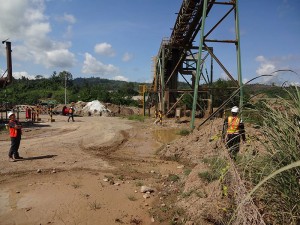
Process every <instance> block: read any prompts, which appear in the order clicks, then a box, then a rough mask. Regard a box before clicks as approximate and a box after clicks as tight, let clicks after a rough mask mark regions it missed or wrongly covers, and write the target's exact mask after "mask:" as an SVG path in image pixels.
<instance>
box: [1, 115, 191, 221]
mask: <svg viewBox="0 0 300 225" xmlns="http://www.w3.org/2000/svg"><path fill="white" fill-rule="evenodd" d="M54 119H55V122H52V123H50V122H49V121H48V117H46V116H44V117H43V116H42V121H41V122H39V123H36V124H34V125H32V126H29V125H26V126H25V127H24V128H23V136H22V141H21V147H20V150H19V152H20V155H21V156H22V157H24V159H23V160H18V161H16V162H9V161H8V156H7V154H8V150H9V147H10V140H9V137H8V132H7V131H2V132H1V134H0V173H1V176H0V224H1V225H13V224H14V225H23V224H24V225H29V224H30V225H35V224H42V225H44V224H76V225H84V224H87V225H93V224H97V225H99V224H100V225H113V224H143V225H147V224H170V220H169V219H164V218H159V217H158V216H157V215H156V210H155V207H160V208H161V209H162V210H165V211H168V209H167V208H166V207H167V206H166V204H167V203H165V202H164V197H162V196H163V195H162V194H161V192H160V189H161V187H162V186H163V187H166V186H167V185H170V187H172V182H174V181H172V180H170V179H169V180H168V179H167V180H166V178H168V177H170V175H172V176H176V175H179V174H182V173H183V172H184V167H183V166H182V165H181V164H180V163H178V162H175V161H167V160H162V159H160V158H159V156H158V155H157V154H156V153H157V151H158V150H159V149H161V148H163V147H164V146H167V145H168V143H169V142H171V141H172V140H175V139H178V138H179V137H180V136H179V135H177V134H176V132H177V131H178V130H179V129H182V128H184V127H187V126H188V124H181V125H179V124H175V123H173V122H172V123H170V124H169V125H168V126H162V127H161V126H158V125H154V124H153V120H154V119H148V120H147V121H145V122H136V121H130V120H127V119H121V118H117V117H76V118H75V122H69V123H68V122H67V117H64V116H55V117H54ZM167 182H170V184H169V183H168V184H167ZM143 185H145V186H148V187H151V188H153V191H154V192H152V191H151V193H150V194H146V195H145V194H144V193H141V192H140V189H141V186H143ZM174 191H175V192H176V190H174ZM170 208H171V207H170ZM175 219H177V218H175Z"/></svg>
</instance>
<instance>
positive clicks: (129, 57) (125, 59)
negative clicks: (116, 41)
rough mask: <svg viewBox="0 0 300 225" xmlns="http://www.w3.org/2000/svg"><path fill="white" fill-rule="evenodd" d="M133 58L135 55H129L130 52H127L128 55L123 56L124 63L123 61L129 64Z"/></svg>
mask: <svg viewBox="0 0 300 225" xmlns="http://www.w3.org/2000/svg"><path fill="white" fill-rule="evenodd" d="M132 58H133V55H132V54H130V53H128V52H126V53H125V54H124V55H123V57H122V61H123V62H128V61H130V60H131V59H132Z"/></svg>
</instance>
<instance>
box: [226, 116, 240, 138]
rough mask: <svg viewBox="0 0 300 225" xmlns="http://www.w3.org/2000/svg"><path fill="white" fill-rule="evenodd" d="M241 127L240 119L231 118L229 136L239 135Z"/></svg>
mask: <svg viewBox="0 0 300 225" xmlns="http://www.w3.org/2000/svg"><path fill="white" fill-rule="evenodd" d="M239 125H240V118H238V117H237V116H235V117H233V116H229V117H228V128H227V134H238V133H239Z"/></svg>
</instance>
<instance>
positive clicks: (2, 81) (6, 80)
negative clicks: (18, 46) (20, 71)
mask: <svg viewBox="0 0 300 225" xmlns="http://www.w3.org/2000/svg"><path fill="white" fill-rule="evenodd" d="M4 43H5V44H6V62H7V68H6V70H5V72H4V74H3V75H2V76H1V77H0V88H4V87H5V86H7V85H9V84H10V83H11V82H12V60H11V42H9V41H2V44H4ZM6 73H7V76H6V77H5V74H6Z"/></svg>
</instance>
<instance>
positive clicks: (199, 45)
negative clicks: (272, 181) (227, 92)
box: [144, 0, 242, 127]
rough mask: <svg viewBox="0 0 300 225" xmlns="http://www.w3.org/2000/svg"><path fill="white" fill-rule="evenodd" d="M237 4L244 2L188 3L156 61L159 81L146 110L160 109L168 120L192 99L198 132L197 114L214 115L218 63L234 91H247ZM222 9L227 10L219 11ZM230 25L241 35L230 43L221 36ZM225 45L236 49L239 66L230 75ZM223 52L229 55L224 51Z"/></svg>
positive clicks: (208, 0) (210, 0)
mask: <svg viewBox="0 0 300 225" xmlns="http://www.w3.org/2000/svg"><path fill="white" fill-rule="evenodd" d="M237 2H238V0H231V1H217V0H183V2H182V5H181V8H180V10H179V12H178V16H177V19H176V22H175V25H174V27H173V29H172V34H171V36H170V38H164V39H163V40H162V42H161V45H160V48H159V51H158V54H157V56H156V57H154V60H153V69H152V70H153V82H152V85H151V87H149V88H148V89H147V92H148V98H147V101H146V102H145V104H144V105H145V107H154V106H155V107H156V108H159V109H160V110H162V112H163V114H164V115H166V116H171V115H174V114H175V113H174V112H175V111H176V108H177V107H178V106H180V103H181V101H182V99H183V98H184V96H189V97H191V98H192V99H193V107H192V110H191V111H192V113H191V116H192V122H191V127H193V126H194V124H193V123H194V118H195V114H196V112H198V114H197V115H205V114H207V115H209V114H211V113H212V110H213V108H212V105H211V104H212V99H213V98H214V96H213V87H212V83H213V81H214V66H215V64H217V65H218V66H219V68H218V69H220V70H222V74H224V75H225V76H227V77H228V79H229V80H232V83H233V84H234V87H231V88H232V89H234V90H236V89H238V88H240V87H241V86H242V74H241V62H240V41H239V39H240V36H239V18H238V3H237ZM220 7H223V8H222V9H219V8H220ZM228 20H231V22H232V21H233V22H234V23H232V25H231V27H234V28H235V29H234V33H235V34H234V36H233V35H232V36H233V37H230V38H231V39H227V38H226V39H224V36H225V35H224V34H222V33H221V35H220V32H216V30H217V28H218V27H219V26H221V25H222V24H223V23H226V24H227V25H228V23H229V22H228ZM224 21H226V22H224ZM206 22H207V25H206ZM208 22H209V23H208ZM212 34H214V37H213V38H211V36H213V35H212ZM218 35H219V36H220V37H218ZM197 38H198V40H197ZM221 44H231V46H232V45H234V47H235V48H233V56H234V57H231V61H232V62H233V63H235V64H236V68H237V71H236V72H235V71H232V70H228V69H227V68H226V66H225V65H224V64H223V63H222V60H221V59H220V58H218V55H217V54H218V52H219V51H218V50H219V49H220V45H221ZM226 49H229V48H226ZM221 51H224V50H223V48H222V49H221ZM226 51H229V50H226ZM229 55H230V54H228V56H229ZM229 71H230V72H229ZM233 74H235V75H233ZM179 79H181V80H182V81H185V82H186V84H187V85H188V88H184V89H183V88H180V87H179ZM240 104H242V89H241V91H240ZM144 111H145V110H144ZM199 112H200V113H199Z"/></svg>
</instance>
